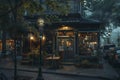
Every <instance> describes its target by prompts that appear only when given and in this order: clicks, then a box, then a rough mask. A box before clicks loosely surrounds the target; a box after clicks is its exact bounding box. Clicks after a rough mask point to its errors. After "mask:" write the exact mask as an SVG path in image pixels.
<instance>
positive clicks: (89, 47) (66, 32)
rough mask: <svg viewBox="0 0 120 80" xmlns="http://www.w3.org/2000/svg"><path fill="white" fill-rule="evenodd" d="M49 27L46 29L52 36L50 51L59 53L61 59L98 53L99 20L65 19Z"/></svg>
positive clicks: (71, 58) (72, 58)
mask: <svg viewBox="0 0 120 80" xmlns="http://www.w3.org/2000/svg"><path fill="white" fill-rule="evenodd" d="M47 27H49V26H47ZM50 28H51V29H50ZM50 28H47V29H49V32H51V35H50V36H52V38H51V41H52V51H55V53H57V54H59V55H60V57H61V59H62V60H74V59H75V58H76V56H92V55H93V56H94V55H98V53H97V51H98V49H99V45H100V31H101V26H100V23H99V22H94V21H91V20H85V19H82V20H80V21H70V22H69V21H65V22H58V23H52V25H50ZM49 34H50V33H49Z"/></svg>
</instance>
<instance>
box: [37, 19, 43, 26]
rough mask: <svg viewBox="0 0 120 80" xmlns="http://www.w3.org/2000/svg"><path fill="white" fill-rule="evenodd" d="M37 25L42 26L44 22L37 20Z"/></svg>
mask: <svg viewBox="0 0 120 80" xmlns="http://www.w3.org/2000/svg"><path fill="white" fill-rule="evenodd" d="M38 25H39V26H44V20H43V19H42V18H39V19H38Z"/></svg>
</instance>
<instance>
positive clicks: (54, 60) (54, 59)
mask: <svg viewBox="0 0 120 80" xmlns="http://www.w3.org/2000/svg"><path fill="white" fill-rule="evenodd" d="M45 64H46V65H47V66H49V67H50V68H53V69H57V68H59V67H60V57H58V56H50V57H47V58H46V59H45Z"/></svg>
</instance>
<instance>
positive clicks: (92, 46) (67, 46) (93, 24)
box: [25, 0, 102, 61]
mask: <svg viewBox="0 0 120 80" xmlns="http://www.w3.org/2000/svg"><path fill="white" fill-rule="evenodd" d="M77 1H79V0H70V5H71V7H70V10H71V11H70V12H69V14H67V15H58V14H55V13H51V14H50V12H51V11H49V9H48V11H47V13H48V15H57V16H58V18H59V19H61V20H60V21H54V22H51V24H47V23H45V25H44V34H45V36H46V38H47V41H46V43H47V45H48V44H49V45H50V46H51V47H49V50H51V51H50V53H51V54H58V55H60V57H61V58H62V60H68V61H69V60H74V59H75V57H76V56H88V55H89V56H92V55H93V56H94V55H98V54H99V53H98V52H97V51H98V50H99V48H100V34H101V28H102V27H101V23H100V22H99V21H96V20H89V19H85V18H83V17H82V15H81V14H82V10H81V3H80V2H77ZM25 19H26V20H28V21H32V22H34V21H36V20H37V19H38V16H32V17H30V16H25ZM47 45H46V47H47ZM45 49H46V51H48V49H47V48H45ZM54 52H55V53H54ZM48 54H49V52H48Z"/></svg>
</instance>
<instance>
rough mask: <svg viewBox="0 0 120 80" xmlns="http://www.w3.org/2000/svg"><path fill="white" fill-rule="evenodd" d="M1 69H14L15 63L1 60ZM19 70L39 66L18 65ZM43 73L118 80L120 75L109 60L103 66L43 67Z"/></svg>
mask: <svg viewBox="0 0 120 80" xmlns="http://www.w3.org/2000/svg"><path fill="white" fill-rule="evenodd" d="M0 69H14V65H13V63H12V62H11V61H10V60H9V59H6V60H4V61H3V62H2V61H1V65H0ZM18 70H23V71H28V72H37V71H38V68H37V67H34V66H22V65H18ZM42 71H43V73H52V74H63V75H71V76H89V77H99V78H104V79H110V80H116V79H117V78H118V77H119V75H118V74H117V72H116V71H115V70H114V68H112V67H111V66H110V65H109V64H108V63H107V62H105V61H104V62H103V68H76V67H75V66H72V65H71V66H67V65H66V66H65V65H64V66H63V68H61V69H46V68H44V67H43V68H42Z"/></svg>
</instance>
